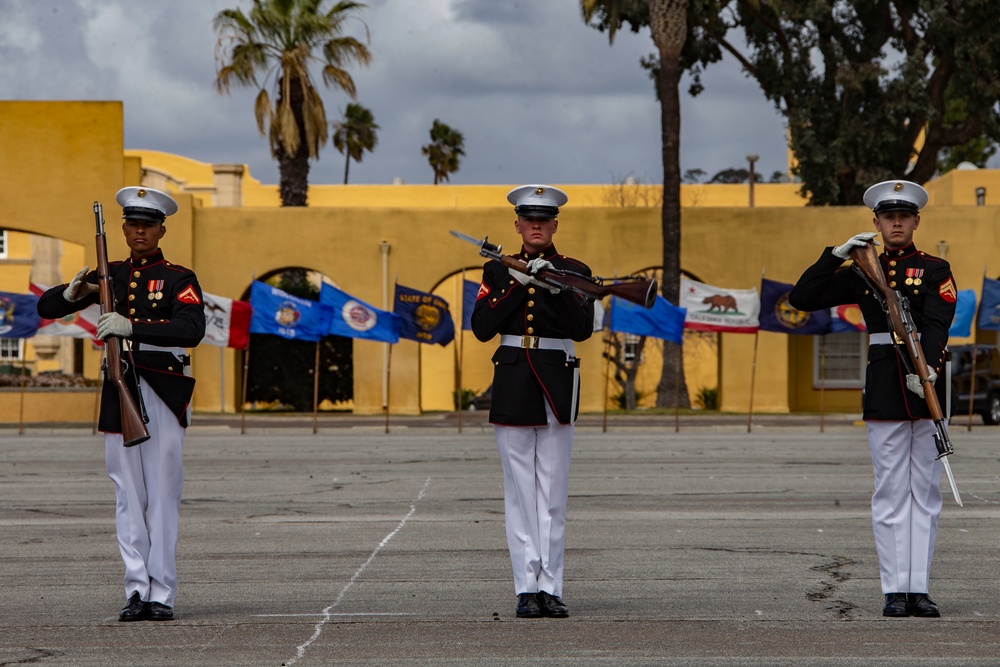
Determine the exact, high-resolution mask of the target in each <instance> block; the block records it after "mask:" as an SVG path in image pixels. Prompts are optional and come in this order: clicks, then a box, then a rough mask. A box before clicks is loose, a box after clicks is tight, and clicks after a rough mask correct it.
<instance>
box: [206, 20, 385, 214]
mask: <svg viewBox="0 0 1000 667" xmlns="http://www.w3.org/2000/svg"><path fill="white" fill-rule="evenodd" d="M328 4H329V3H328V1H327V0H253V6H252V7H251V8H250V12H249V14H244V13H243V11H242V10H240V9H224V10H222V11H221V12H219V13H218V14H216V15H215V18H214V20H213V22H212V24H213V27H214V29H215V30H216V32H217V33H218V34H219V41H218V46H217V47H216V55H215V59H216V63H217V65H218V71H217V72H216V78H215V87H216V90H218V91H219V93H220V94H221V93H228V92H229V89H230V86H232V85H234V84H236V85H239V86H244V87H251V88H260V92H259V93H258V94H257V99H256V101H255V102H254V115H255V116H256V118H257V129H258V130H260V134H261V136H264V134H265V129H266V131H267V136H268V137H269V140H270V144H271V154H272V155H273V156H274V157H275V159H277V160H278V171H279V174H280V180H281V184H280V190H281V203H282V205H284V206H305V205H306V195H307V194H308V190H309V159H310V158H313V159H315V158H318V157H319V147H320V146H322V145H323V144H325V143H326V140H327V124H326V111H325V110H324V109H323V101H322V100H321V99H320V97H319V94H318V93H317V92H316V87H315V86H314V85H313V81H312V77H311V76H310V73H309V65H310V64H311V63H312V62H320V63H322V71H323V83H324V84H326V85H328V86H333V87H335V88H339V89H341V90H343V91H344V92H346V93H347V94H348V95H349V96H350V97H351V98H352V99H353V98H354V97H355V94H356V90H355V87H354V80H353V79H352V78H351V75H350V74H348V73H347V70H346V69H344V66H345V65H346V64H348V63H352V62H356V63H358V64H361V65H367V64H368V62H369V60H370V59H371V54H370V53H369V52H368V47H367V46H365V44H363V43H361V42H360V41H358V40H357V39H355V38H354V37H347V36H344V35H343V34H342V33H343V30H344V24H345V23H346V21H347V20H348V19H349V18H351V17H352V15H351V12H352V11H354V10H356V9H360V8H362V7H365V5H364V4H362V3H359V2H353V1H351V0H340V1H339V2H334V3H333V4H332V6H330V7H329V9H325V8H324V7H325V6H326V5H328ZM362 25H363V24H362ZM367 37H368V35H367V26H366V27H365V39H366V41H367ZM317 51H318V52H319V53H320V54H321V55H317V54H316V52H317ZM258 75H260V76H261V77H262V79H261V81H260V82H259V83H258V78H257V77H258ZM269 82H270V89H271V91H272V92H271V94H269V93H268V84H269ZM272 96H273V97H274V98H275V99H274V100H273V101H272Z"/></svg>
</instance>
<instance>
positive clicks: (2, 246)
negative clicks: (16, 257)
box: [0, 229, 7, 259]
mask: <svg viewBox="0 0 1000 667" xmlns="http://www.w3.org/2000/svg"><path fill="white" fill-rule="evenodd" d="M0 259H7V230H6V229H0Z"/></svg>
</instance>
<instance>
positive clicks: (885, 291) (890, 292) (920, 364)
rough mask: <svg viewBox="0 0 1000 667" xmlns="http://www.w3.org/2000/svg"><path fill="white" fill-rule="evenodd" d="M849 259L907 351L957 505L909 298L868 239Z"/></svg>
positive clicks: (947, 444)
mask: <svg viewBox="0 0 1000 667" xmlns="http://www.w3.org/2000/svg"><path fill="white" fill-rule="evenodd" d="M851 259H852V260H854V266H853V268H854V270H855V271H858V272H859V273H860V274H861V276H862V278H864V279H865V281H866V282H867V283H868V285H869V287H871V290H872V294H873V295H874V296H875V298H876V300H878V302H879V304H880V305H881V306H882V310H884V311H885V313H886V316H887V317H888V319H889V331H890V332H891V333H892V338H893V344H894V345H895V346H896V347H897V348H898V347H900V346H901V345H902V346H904V347H905V348H906V352H907V354H905V355H900V358H901V359H902V360H903V364H904V365H905V366H906V372H907V373H908V374H916V375H917V377H919V378H920V384H921V385H922V386H923V388H924V400H925V401H927V409H928V410H929V411H930V413H931V419H933V420H934V427H935V429H936V433H935V434H934V446H935V447H936V448H937V451H938V455H937V457H936V458H937V459H940V460H941V461H942V463H943V464H944V469H945V472H946V473H947V474H948V482H949V483H950V484H951V491H952V494H953V495H954V496H955V501H956V502H957V503H958V504H959V505H961V504H962V498H961V496H959V494H958V487H957V486H956V485H955V478H954V476H953V475H952V472H951V465H950V464H949V463H948V459H946V458H944V457H946V456H949V455H951V454H953V453H954V451H955V448H954V446H953V445H952V444H951V438H949V437H948V428H947V422H946V420H945V416H944V412H942V410H941V403H940V401H938V397H937V392H935V391H934V383H933V382H931V378H930V371H929V369H928V367H927V362H926V361H925V360H924V351H923V348H921V347H920V339H919V338H918V332H917V325H916V323H915V322H914V321H913V315H912V313H911V312H910V301H909V299H907V298H906V296H905V295H903V294H902V293H901V292H898V291H896V290H894V289H892V288H891V287H889V284H888V283H887V282H886V280H885V276H884V275H883V273H882V266H881V265H880V264H879V261H878V253H877V251H876V250H875V245H874V244H873V243H871V242H869V243H868V244H866V245H864V246H861V247H855V248H852V249H851Z"/></svg>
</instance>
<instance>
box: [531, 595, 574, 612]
mask: <svg viewBox="0 0 1000 667" xmlns="http://www.w3.org/2000/svg"><path fill="white" fill-rule="evenodd" d="M538 606H539V607H540V608H541V610H542V616H548V617H549V618H566V617H567V616H569V608H568V607H566V604H565V603H564V602H563V601H562V600H561V599H560V598H559V596H558V595H549V594H548V593H546V592H545V591H538Z"/></svg>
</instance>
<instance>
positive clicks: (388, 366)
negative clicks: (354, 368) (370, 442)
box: [384, 345, 392, 433]
mask: <svg viewBox="0 0 1000 667" xmlns="http://www.w3.org/2000/svg"><path fill="white" fill-rule="evenodd" d="M391 368H392V345H389V354H388V355H386V363H385V381H386V382H385V406H384V407H385V432H386V433H388V432H389V389H390V388H391V387H392V383H391V382H390V381H389V377H390V369H391Z"/></svg>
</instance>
